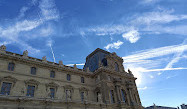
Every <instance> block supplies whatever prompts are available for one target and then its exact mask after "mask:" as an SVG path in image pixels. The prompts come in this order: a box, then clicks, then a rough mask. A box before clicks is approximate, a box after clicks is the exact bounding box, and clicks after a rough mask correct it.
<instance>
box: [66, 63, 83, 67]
mask: <svg viewBox="0 0 187 109" xmlns="http://www.w3.org/2000/svg"><path fill="white" fill-rule="evenodd" d="M84 64H85V63H81V64H76V65H77V66H83V65H84ZM73 65H74V64H67V66H73Z"/></svg>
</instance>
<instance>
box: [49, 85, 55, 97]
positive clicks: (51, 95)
mask: <svg viewBox="0 0 187 109" xmlns="http://www.w3.org/2000/svg"><path fill="white" fill-rule="evenodd" d="M51 89H54V90H53V92H54V93H53V94H52V91H51ZM49 91H50V95H49V96H50V98H55V94H56V93H55V92H56V89H55V88H54V87H50V88H49Z"/></svg>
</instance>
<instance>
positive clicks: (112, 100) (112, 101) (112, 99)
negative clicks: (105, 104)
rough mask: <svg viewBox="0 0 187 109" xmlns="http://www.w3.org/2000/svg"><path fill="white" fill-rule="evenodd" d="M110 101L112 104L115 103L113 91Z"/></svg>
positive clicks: (111, 91)
mask: <svg viewBox="0 0 187 109" xmlns="http://www.w3.org/2000/svg"><path fill="white" fill-rule="evenodd" d="M110 99H111V103H115V99H114V92H113V90H110Z"/></svg>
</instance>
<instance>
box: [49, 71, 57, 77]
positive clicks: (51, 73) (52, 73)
mask: <svg viewBox="0 0 187 109" xmlns="http://www.w3.org/2000/svg"><path fill="white" fill-rule="evenodd" d="M55 73H56V72H55V71H53V70H51V71H50V78H55Z"/></svg>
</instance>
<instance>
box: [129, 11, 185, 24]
mask: <svg viewBox="0 0 187 109" xmlns="http://www.w3.org/2000/svg"><path fill="white" fill-rule="evenodd" d="M173 13H174V10H166V9H159V10H157V11H153V12H145V13H143V15H141V16H136V17H135V18H134V19H133V20H131V22H130V23H131V24H133V25H148V26H149V25H153V24H166V23H170V22H173V21H181V20H186V19H187V15H175V14H173Z"/></svg>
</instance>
